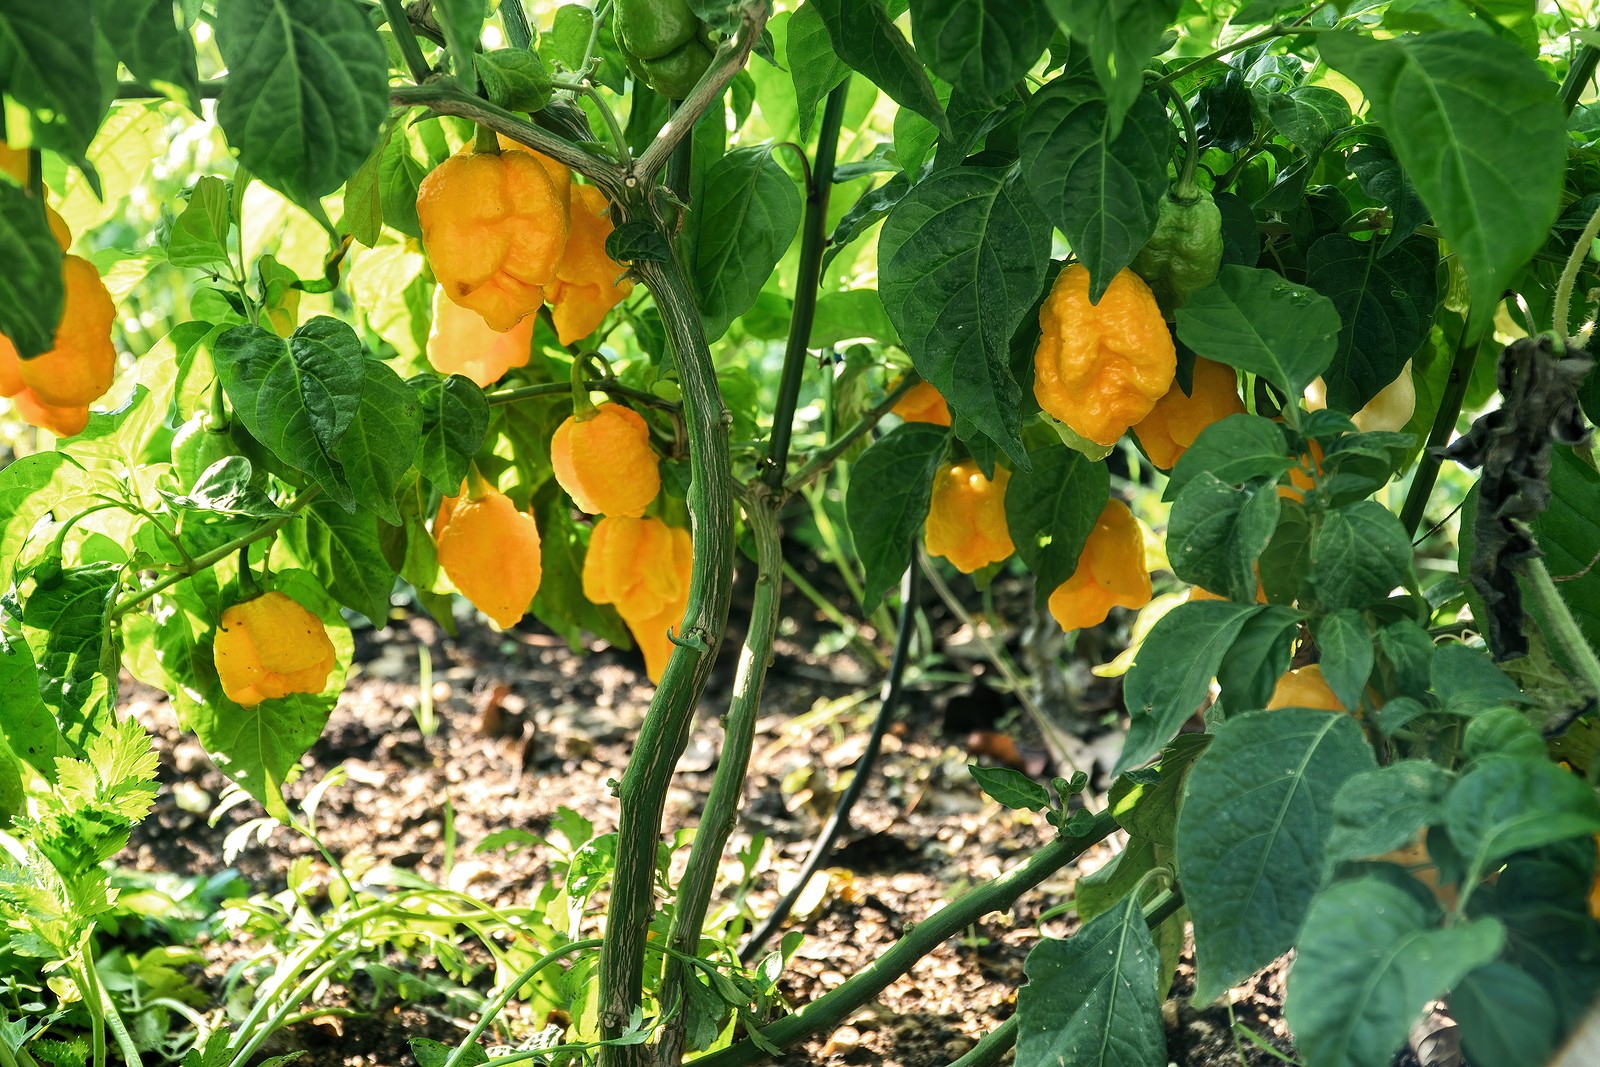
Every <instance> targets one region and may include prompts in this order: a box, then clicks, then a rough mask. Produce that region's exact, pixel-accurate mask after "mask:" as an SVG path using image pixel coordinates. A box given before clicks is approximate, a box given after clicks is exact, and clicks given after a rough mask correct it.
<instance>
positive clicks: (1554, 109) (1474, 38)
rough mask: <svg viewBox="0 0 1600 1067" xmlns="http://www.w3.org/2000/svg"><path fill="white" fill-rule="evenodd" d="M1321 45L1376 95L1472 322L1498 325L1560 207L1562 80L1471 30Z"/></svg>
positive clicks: (1351, 37)
mask: <svg viewBox="0 0 1600 1067" xmlns="http://www.w3.org/2000/svg"><path fill="white" fill-rule="evenodd" d="M1317 44H1318V49H1319V50H1320V52H1321V54H1322V58H1323V59H1325V60H1326V61H1327V62H1328V64H1329V65H1330V66H1332V67H1333V68H1334V69H1335V70H1337V71H1339V72H1340V73H1341V74H1344V75H1346V76H1347V77H1349V78H1350V80H1351V81H1354V82H1355V83H1356V84H1357V85H1359V86H1360V87H1361V91H1362V92H1364V93H1365V94H1366V95H1367V99H1368V101H1369V102H1370V103H1371V106H1372V115H1373V117H1374V118H1375V119H1377V121H1378V122H1379V123H1381V124H1382V126H1383V128H1384V130H1385V131H1386V132H1387V133H1388V135H1389V143H1390V146H1391V147H1392V148H1393V149H1394V154H1395V157H1396V158H1397V159H1399V161H1400V165H1401V166H1402V167H1404V168H1405V173H1406V176H1407V177H1408V178H1410V179H1411V181H1412V183H1413V184H1414V185H1415V186H1416V189H1417V192H1418V193H1419V194H1420V195H1421V197H1422V200H1423V203H1425V204H1427V205H1428V208H1429V210H1431V211H1432V212H1433V218H1434V222H1435V224H1436V225H1437V226H1438V227H1439V229H1440V230H1442V231H1444V237H1445V240H1446V241H1448V242H1449V243H1450V247H1451V248H1452V249H1453V250H1454V251H1455V252H1456V254H1457V255H1459V256H1460V257H1461V262H1462V265H1463V266H1465V267H1466V271H1467V279H1468V282H1469V284H1470V286H1471V290H1472V307H1473V314H1472V320H1473V322H1474V323H1475V324H1477V327H1478V328H1480V329H1486V328H1488V326H1489V325H1490V321H1491V319H1492V318H1493V316H1494V309H1495V308H1496V307H1497V306H1498V305H1499V303H1500V294H1501V291H1502V290H1503V289H1505V288H1506V287H1507V286H1509V285H1511V284H1512V282H1513V280H1514V279H1515V278H1516V276H1517V273H1518V272H1519V271H1521V270H1522V269H1523V267H1524V266H1525V265H1526V264H1527V262H1528V259H1529V258H1530V257H1531V256H1532V255H1533V253H1534V252H1536V251H1538V249H1539V248H1540V246H1542V245H1543V244H1544V242H1545V238H1546V236H1547V235H1548V233H1549V230H1550V224H1551V223H1553V222H1555V220H1556V215H1557V213H1558V212H1559V211H1560V209H1561V190H1562V181H1563V175H1564V174H1565V170H1566V161H1567V146H1568V140H1567V134H1566V122H1565V119H1564V116H1563V113H1562V109H1561V105H1560V103H1559V102H1558V100H1557V93H1556V83H1555V82H1554V81H1552V80H1551V79H1550V78H1549V76H1548V75H1546V74H1545V72H1544V71H1543V70H1542V69H1541V68H1540V67H1539V65H1538V64H1537V63H1535V62H1534V60H1533V59H1531V58H1529V57H1528V56H1526V55H1524V54H1523V53H1522V52H1521V51H1520V50H1519V49H1518V48H1517V46H1516V45H1514V44H1511V43H1510V42H1508V41H1504V40H1500V39H1497V38H1495V37H1492V36H1490V35H1488V34H1484V33H1475V32H1472V31H1450V32H1443V33H1430V34H1427V35H1425V36H1419V37H1398V38H1393V39H1390V40H1384V41H1378V40H1374V39H1372V38H1369V37H1364V36H1361V35H1359V34H1356V33H1330V34H1323V35H1322V36H1321V37H1320V39H1319V40H1318V42H1317Z"/></svg>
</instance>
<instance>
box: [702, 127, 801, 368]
mask: <svg viewBox="0 0 1600 1067" xmlns="http://www.w3.org/2000/svg"><path fill="white" fill-rule="evenodd" d="M800 207H801V203H800V190H799V189H797V188H796V187H795V184H794V179H793V178H791V177H789V175H788V174H787V173H785V172H784V169H783V168H782V167H780V166H779V165H778V161H777V159H776V158H774V157H773V154H772V149H771V147H770V146H759V147H755V148H735V149H734V150H733V151H731V152H729V153H728V154H727V155H725V156H723V157H722V158H721V159H719V160H717V162H716V163H714V164H713V165H712V167H711V171H710V173H709V174H707V175H706V191H705V207H704V209H703V211H702V212H701V215H700V228H699V231H698V232H699V237H698V238H697V242H696V245H695V248H696V252H695V256H696V259H695V282H696V288H697V290H698V292H699V298H700V309H701V312H702V313H703V315H704V318H705V330H706V339H707V340H708V341H715V340H716V339H717V338H719V337H721V336H722V334H723V333H724V332H725V331H726V330H727V328H728V326H729V325H730V324H731V323H732V322H733V320H734V319H736V318H738V317H739V316H740V315H743V314H744V313H745V312H746V311H749V310H750V308H751V307H752V306H753V305H754V304H755V302H756V298H757V297H758V296H760V295H761V290H762V288H763V287H765V285H766V284H767V278H768V277H769V276H770V275H771V274H772V268H773V267H776V266H777V265H778V260H779V259H781V258H783V254H784V252H786V251H788V249H789V245H790V243H791V242H792V241H793V240H794V235H795V231H796V230H798V229H799V227H800Z"/></svg>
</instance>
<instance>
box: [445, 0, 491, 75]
mask: <svg viewBox="0 0 1600 1067" xmlns="http://www.w3.org/2000/svg"><path fill="white" fill-rule="evenodd" d="M433 15H434V18H435V19H436V20H437V21H438V23H439V29H441V30H442V31H444V42H445V47H447V48H448V49H449V50H450V66H451V67H452V68H454V70H455V72H456V80H457V81H458V82H460V83H461V87H462V88H463V89H465V90H466V91H467V92H469V93H470V92H474V91H476V90H477V84H476V80H475V76H474V74H473V70H472V57H473V54H474V53H476V52H477V50H478V45H479V43H480V41H481V39H482V37H483V20H484V19H485V18H487V17H488V15H489V5H488V4H487V3H485V0H433Z"/></svg>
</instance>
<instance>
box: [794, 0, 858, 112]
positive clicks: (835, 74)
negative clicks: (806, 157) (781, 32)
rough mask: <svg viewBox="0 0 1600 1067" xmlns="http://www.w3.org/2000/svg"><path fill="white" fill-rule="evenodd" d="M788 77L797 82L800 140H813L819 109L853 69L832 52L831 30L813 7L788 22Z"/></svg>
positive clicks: (803, 8) (802, 7) (801, 9)
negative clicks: (813, 128)
mask: <svg viewBox="0 0 1600 1067" xmlns="http://www.w3.org/2000/svg"><path fill="white" fill-rule="evenodd" d="M788 48H789V52H788V67H789V75H790V77H792V78H793V79H794V96H795V103H796V106H797V107H798V109H799V119H800V140H801V141H802V142H805V141H807V140H809V139H810V137H811V124H812V123H813V122H814V121H816V115H817V105H818V104H820V103H821V102H822V98H823V97H825V96H827V95H828V94H829V93H830V92H832V91H833V90H834V88H835V87H837V86H838V85H839V83H840V82H842V81H844V80H845V79H846V78H848V77H849V76H850V67H849V66H848V65H847V64H846V63H845V62H844V61H843V60H841V59H840V58H839V54H838V53H837V52H835V51H834V50H833V41H832V39H830V38H829V37H828V27H827V25H826V24H825V23H824V22H823V21H822V15H821V14H819V13H818V12H817V9H816V6H815V5H814V4H801V5H800V7H799V9H798V10H796V11H795V13H794V15H793V16H791V17H790V19H789V43H788Z"/></svg>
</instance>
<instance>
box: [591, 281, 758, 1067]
mask: <svg viewBox="0 0 1600 1067" xmlns="http://www.w3.org/2000/svg"><path fill="white" fill-rule="evenodd" d="M638 271H639V274H640V277H641V278H642V279H643V281H644V283H645V285H647V286H648V287H649V288H650V290H651V292H652V293H653V294H654V295H655V300H656V307H657V308H658V309H659V311H660V312H661V318H662V322H663V324H664V325H665V327H666V332H667V337H668V339H669V341H670V342H671V344H672V348H673V353H674V355H675V356H676V357H677V362H678V371H679V374H680V376H681V379H682V387H683V413H684V422H685V425H686V429H687V431H688V437H689V467H690V475H691V481H690V485H689V499H688V504H689V519H690V531H691V534H692V536H693V539H694V564H693V568H692V570H691V572H690V582H689V606H688V610H687V611H686V612H685V613H684V619H683V624H682V626H681V627H680V628H679V630H678V633H677V635H676V636H674V638H673V643H674V644H676V645H677V647H676V648H675V649H674V650H673V652H672V657H671V658H670V659H669V660H668V661H667V666H666V669H665V670H664V671H663V673H662V676H661V684H660V685H659V686H658V687H657V689H656V695H655V698H654V699H653V700H652V701H651V702H650V710H649V711H648V712H647V713H646V715H645V719H644V723H643V724H642V725H641V726H640V728H639V736H638V740H637V742H636V743H635V746H634V750H633V757H632V759H630V760H629V761H628V769H627V771H625V772H624V774H623V776H622V782H621V783H620V785H619V786H618V789H617V799H618V802H619V805H620V808H621V817H620V822H619V825H618V830H617V866H616V873H615V880H614V884H613V889H612V894H611V902H610V907H609V910H608V911H607V913H606V942H605V945H604V947H603V948H602V949H601V953H600V1023H601V1032H602V1034H603V1036H604V1037H605V1038H607V1039H611V1038H616V1037H618V1036H619V1035H621V1034H622V1033H623V1032H624V1031H625V1030H626V1028H627V1026H628V1021H629V1019H630V1017H631V1016H632V1015H633V1013H634V1011H635V1010H636V1009H638V1008H639V1007H640V1005H641V1002H642V999H643V986H644V953H645V935H646V933H647V931H648V928H649V925H650V918H651V915H652V914H653V913H654V911H655V899H654V894H653V890H654V885H655V866H656V844H657V842H658V841H659V840H660V837H661V814H662V809H663V807H664V805H665V802H666V794H667V787H668V785H669V784H670V783H671V780H672V772H673V769H674V768H675V767H676V766H677V763H678V760H679V758H680V757H681V756H682V755H683V750H684V747H685V746H686V745H687V744H688V740H689V729H690V727H691V725H692V724H693V721H694V708H695V704H696V702H697V701H698V700H699V698H700V694H701V693H702V692H703V691H704V690H705V686H706V681H707V680H708V679H709V678H710V676H711V668H712V665H713V663H714V662H715V660H716V652H717V647H718V646H719V645H720V644H721V642H722V635H723V630H724V629H725V628H726V626H727V621H728V604H729V600H730V599H731V597H732V593H733V551H734V535H733V474H732V471H731V470H730V469H729V462H728V428H729V424H730V422H731V421H732V420H731V418H730V417H729V415H728V411H727V409H726V408H725V407H724V406H723V403H722V396H721V394H720V393H719V392H718V391H717V376H716V367H715V365H714V364H713V362H712V359H711V352H710V350H709V349H708V348H707V347H706V340H705V332H704V330H703V328H702V326H701V322H700V315H699V312H698V311H697V310H696V309H695V303H694V295H693V291H692V290H691V289H690V287H689V283H688V280H687V279H686V278H685V277H684V274H683V269H682V267H681V266H680V265H679V263H678V261H677V258H676V255H675V254H674V255H673V256H672V257H671V258H669V259H667V260H666V261H664V262H645V263H640V264H639V265H638ZM645 1058H646V1052H645V1050H642V1049H640V1048H639V1047H638V1046H616V1045H611V1046H606V1047H604V1048H602V1049H601V1052H600V1064H601V1067H626V1065H631V1064H637V1063H642V1062H644V1060H645Z"/></svg>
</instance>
